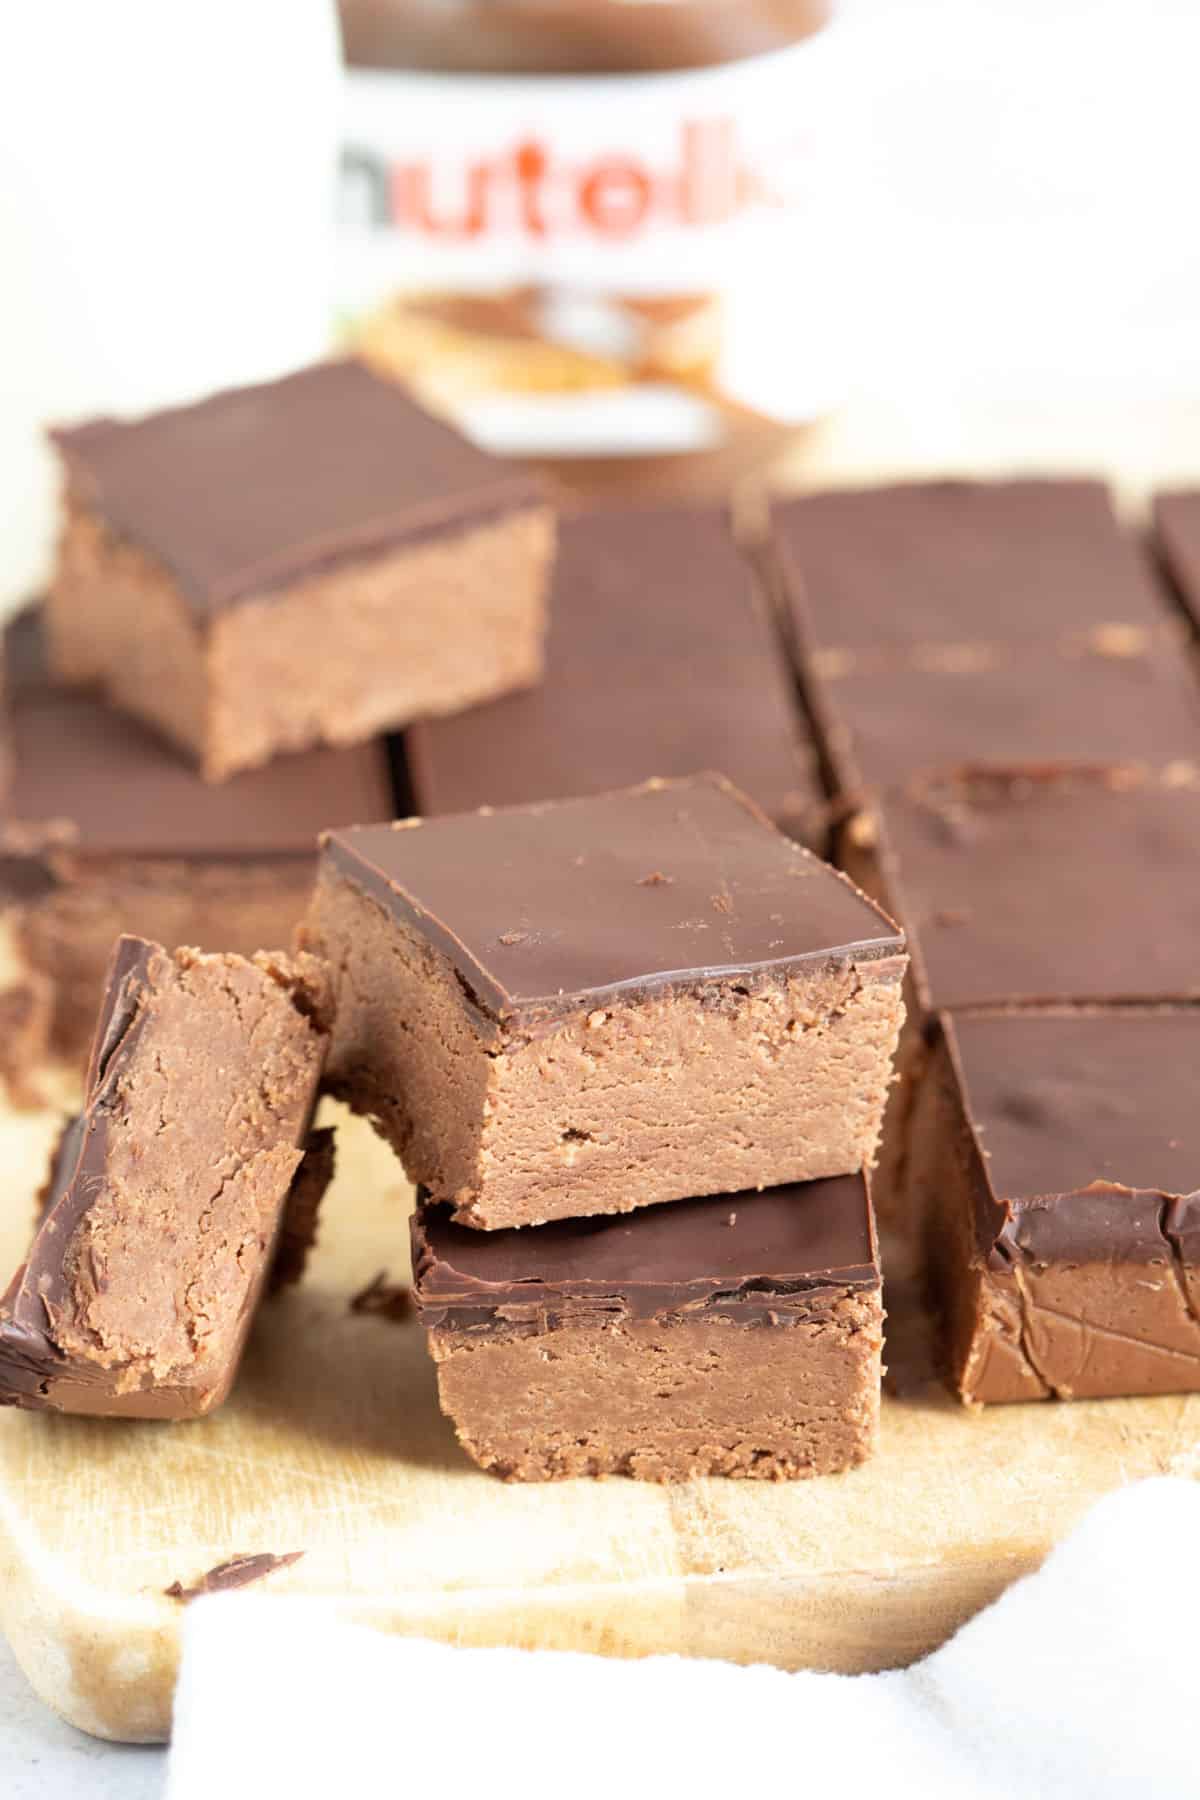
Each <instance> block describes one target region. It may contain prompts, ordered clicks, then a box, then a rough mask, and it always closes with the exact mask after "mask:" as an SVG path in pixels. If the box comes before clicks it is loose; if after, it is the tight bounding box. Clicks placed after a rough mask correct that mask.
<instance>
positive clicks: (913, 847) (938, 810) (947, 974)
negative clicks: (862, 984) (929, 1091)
mask: <svg viewBox="0 0 1200 1800" xmlns="http://www.w3.org/2000/svg"><path fill="white" fill-rule="evenodd" d="M880 811H881V827H880V829H881V837H880V846H879V848H880V856H881V861H882V868H883V875H884V882H885V886H886V889H887V892H888V896H889V900H890V903H891V904H892V905H893V906H894V907H895V909H896V911H897V912H898V913H899V915H900V917H901V918H902V919H903V920H904V922H905V924H906V926H907V928H908V931H909V934H910V938H911V947H912V958H913V971H914V975H915V977H916V981H917V987H918V993H919V996H920V999H921V1002H922V1005H923V1006H924V1007H925V1008H926V1010H930V1011H932V1010H937V1009H939V1008H955V1009H957V1008H960V1007H965V1006H991V1005H1004V1004H1006V1003H1009V1002H1017V1001H1021V1002H1026V1003H1030V1002H1038V1001H1054V1000H1069V1001H1081V1002H1082V1001H1103V1000H1131V1001H1132V1000H1172V999H1188V998H1191V997H1193V996H1200V948H1198V946H1200V791H1197V790H1196V789H1195V788H1190V787H1186V786H1185V787H1170V786H1165V785H1163V784H1162V783H1160V782H1157V781H1154V780H1150V779H1144V780H1135V779H1133V778H1132V777H1130V778H1129V780H1128V783H1127V784H1126V783H1124V782H1122V781H1121V780H1119V779H1118V778H1117V776H1116V775H1114V774H1112V773H1109V774H1105V773H1102V772H1097V773H1094V774H1090V775H1089V774H1084V773H1077V774H1073V775H1065V774H1062V773H1055V772H1054V771H1038V770H1035V769H1030V770H1027V771H1024V772H1021V773H1014V774H1013V775H1011V776H1007V777H1006V776H1000V775H986V776H985V775H976V776H974V777H967V776H963V777H961V778H960V779H958V780H946V781H944V782H941V783H931V784H929V785H928V786H926V787H924V788H923V789H921V790H920V791H916V790H914V791H913V792H910V793H907V794H889V795H887V796H885V797H884V799H883V800H882V801H881V803H880Z"/></svg>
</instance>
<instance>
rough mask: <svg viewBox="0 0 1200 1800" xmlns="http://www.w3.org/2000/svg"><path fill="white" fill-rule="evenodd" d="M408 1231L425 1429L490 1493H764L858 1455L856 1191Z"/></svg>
mask: <svg viewBox="0 0 1200 1800" xmlns="http://www.w3.org/2000/svg"><path fill="white" fill-rule="evenodd" d="M412 1229H413V1270H414V1275H415V1290H414V1291H415V1297H416V1301H417V1306H418V1310H419V1315H420V1318H421V1322H422V1323H423V1324H424V1325H425V1327H426V1328H427V1330H428V1333H429V1348H430V1351H431V1353H432V1355H433V1358H434V1360H435V1362H436V1363H437V1371H438V1392H439V1394H440V1397H441V1403H442V1410H443V1411H444V1412H445V1413H447V1414H448V1415H449V1417H450V1418H451V1419H452V1420H453V1421H454V1425H455V1429H456V1430H457V1433H458V1437H459V1441H460V1442H461V1444H462V1445H463V1448H464V1449H465V1450H466V1451H467V1453H468V1455H469V1456H471V1457H473V1458H474V1460H475V1461H476V1462H477V1463H480V1464H482V1466H483V1467H484V1468H485V1469H490V1470H492V1471H493V1472H494V1473H495V1474H497V1475H501V1476H504V1477H506V1478H507V1479H509V1480H516V1481H547V1480H553V1479H559V1478H563V1477H567V1476H574V1475H633V1476H637V1477H640V1478H641V1479H643V1480H650V1481H675V1480H681V1479H684V1478H686V1477H688V1476H694V1475H736V1476H751V1477H756V1478H758V1479H760V1480H761V1479H765V1480H781V1479H786V1478H792V1477H796V1476H805V1475H825V1474H830V1473H832V1472H833V1471H835V1470H838V1469H845V1468H848V1467H850V1466H851V1465H852V1464H854V1463H858V1462H861V1461H862V1460H863V1459H864V1458H865V1457H866V1456H868V1455H869V1454H870V1452H871V1450H872V1448H873V1447H874V1442H875V1434H876V1428H877V1423H878V1417H879V1381H880V1351H881V1346H882V1322H883V1314H882V1309H881V1305H880V1275H879V1257H878V1251H877V1249H876V1244H875V1231H874V1223H873V1220H872V1216H871V1203H870V1196H869V1194H868V1191H867V1185H866V1181H865V1179H864V1177H863V1176H861V1175H855V1176H844V1177H842V1178H840V1179H837V1180H831V1181H818V1182H812V1183H808V1184H805V1185H803V1186H798V1187H784V1188H774V1189H768V1190H767V1191H765V1192H761V1193H757V1192H756V1193H745V1194H726V1195H722V1196H720V1197H718V1198H714V1199H706V1200H685V1201H682V1202H681V1203H679V1204H677V1205H674V1206H664V1207H652V1208H650V1209H649V1210H648V1211H646V1212H642V1213H639V1214H638V1216H637V1217H636V1218H634V1219H572V1220H560V1221H559V1222H558V1223H557V1224H552V1225H544V1226H541V1227H539V1228H538V1229H536V1230H532V1231H503V1232H497V1233H492V1234H488V1235H484V1234H482V1233H480V1232H477V1231H466V1230H464V1229H463V1228H462V1227H461V1226H459V1225H455V1224H454V1223H453V1222H452V1220H451V1218H450V1213H449V1209H448V1208H446V1207H434V1206H429V1205H428V1204H425V1205H422V1206H420V1207H418V1210H417V1212H416V1214H415V1215H414V1219H413V1228H412Z"/></svg>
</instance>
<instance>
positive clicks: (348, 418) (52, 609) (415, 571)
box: [48, 361, 554, 780]
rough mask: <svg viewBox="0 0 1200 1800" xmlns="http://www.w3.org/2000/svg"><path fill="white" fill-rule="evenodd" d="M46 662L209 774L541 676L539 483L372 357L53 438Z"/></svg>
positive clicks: (545, 560) (549, 531)
mask: <svg viewBox="0 0 1200 1800" xmlns="http://www.w3.org/2000/svg"><path fill="white" fill-rule="evenodd" d="M55 440H56V443H57V445H58V449H59V451H60V453H61V455H62V458H63V463H64V468H65V473H66V482H67V521H66V529H65V531H64V534H63V538H62V542H61V547H60V552H59V559H58V567H57V571H56V573H55V577H54V581H53V584H52V586H51V590H50V594H49V599H48V617H49V623H50V632H51V650H52V661H53V665H54V669H55V672H56V674H57V675H58V676H59V677H60V678H61V679H62V680H64V681H67V682H74V683H85V684H86V683H96V684H98V685H99V686H100V687H102V688H103V689H104V691H105V692H106V693H107V695H108V697H109V699H110V700H111V701H113V702H114V703H115V704H117V705H119V706H122V707H124V708H126V709H127V710H128V711H129V712H132V713H133V714H135V715H136V716H137V717H139V718H142V719H144V720H146V721H147V722H148V723H149V724H151V725H153V726H154V727H155V728H156V729H157V730H159V731H160V732H162V733H164V734H165V735H166V736H167V737H168V738H170V739H171V740H172V742H174V743H175V744H178V745H180V746H182V747H183V749H185V750H186V751H187V752H189V753H190V754H191V755H192V756H193V757H194V758H195V759H196V760H197V761H198V762H199V763H200V765H201V768H202V770H203V772H204V774H205V775H206V776H207V777H208V778H210V779H214V780H216V779H222V778H224V777H225V776H227V775H229V774H231V773H232V772H233V771H234V770H236V769H244V768H253V767H256V766H258V765H260V764H262V763H265V762H267V761H269V760H270V758H271V757H272V756H274V755H276V754H277V753H278V752H279V751H282V750H301V749H307V748H309V747H310V746H312V745H314V744H321V743H327V744H350V743H358V742H360V741H362V740H364V739H366V738H369V737H371V736H372V735H374V734H375V733H376V732H379V731H382V730H385V729H388V728H390V727H393V726H396V725H401V724H404V723H406V722H407V721H408V720H409V719H413V718H417V717H422V716H425V715H430V714H437V713H444V712H453V711H455V710H457V709H458V708H459V707H462V706H470V705H472V704H474V703H475V702H476V701H479V700H483V699H487V698H490V697H491V696H492V695H494V694H502V693H505V692H507V691H508V690H509V689H510V688H517V687H523V686H526V685H528V684H529V683H530V682H533V681H536V680H537V679H538V677H539V676H540V674H541V669H542V640H543V635H544V627H545V592H546V585H547V579H548V575H549V567H550V561H551V558H552V555H553V549H554V516H553V512H552V510H551V508H550V506H549V504H548V501H547V499H546V497H545V495H544V493H543V490H542V488H541V486H540V484H539V483H538V482H537V481H536V480H535V478H534V477H533V476H531V475H529V474H526V473H522V472H521V471H520V470H519V469H517V468H515V467H514V466H512V465H511V464H506V463H503V462H501V461H500V460H499V459H498V458H496V457H492V456H488V455H487V454H486V453H485V452H484V451H482V450H478V449H476V448H475V447H474V446H473V445H472V444H470V443H468V442H467V440H466V439H465V438H463V437H461V436H459V434H458V433H457V432H456V431H454V430H453V429H452V428H451V427H450V426H448V425H444V424H442V423H441V422H440V421H439V420H437V419H434V418H432V417H431V416H430V415H429V414H428V413H425V412H423V411H422V410H421V408H420V407H419V406H417V405H416V404H415V403H414V402H413V401H412V400H410V399H408V397H407V396H406V395H405V394H404V393H403V392H402V391H401V389H400V388H398V387H397V386H396V385H395V384H394V383H392V382H388V381H383V380H381V379H379V378H378V377H376V376H374V375H372V374H371V373H370V372H369V371H368V370H367V369H366V368H365V367H363V366H362V365H361V364H358V363H355V362H350V361H346V362H332V363H323V364H319V365H317V366H316V367H313V368H310V369H303V370H300V371H299V372H298V373H296V374H294V375H289V376H287V377H285V378H284V379H283V380H281V381H276V382H270V383H267V384H265V385H263V386H261V387H252V388H239V389H236V390H233V391H230V392H228V393H223V394H216V395H214V396H213V397H212V398H211V399H208V400H204V401H201V402H199V403H198V404H197V405H194V406H186V407H179V408H176V409H174V410H172V411H168V412H160V413H154V414H151V415H150V416H149V417H147V418H143V419H138V420H133V421H129V422H124V423H121V422H117V421H115V420H109V419H100V420H96V421H94V422H93V423H91V424H88V425H81V426H77V427H75V428H74V429H72V430H63V431H59V432H57V433H56V434H55Z"/></svg>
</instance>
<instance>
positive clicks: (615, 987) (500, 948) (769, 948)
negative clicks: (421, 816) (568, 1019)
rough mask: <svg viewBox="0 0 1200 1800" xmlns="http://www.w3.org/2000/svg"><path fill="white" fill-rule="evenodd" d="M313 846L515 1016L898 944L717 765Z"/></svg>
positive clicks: (365, 831) (482, 1000)
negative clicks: (685, 776)
mask: <svg viewBox="0 0 1200 1800" xmlns="http://www.w3.org/2000/svg"><path fill="white" fill-rule="evenodd" d="M323 856H324V859H325V861H326V862H327V863H328V864H329V865H331V866H332V868H334V869H335V870H336V871H337V872H338V874H339V875H341V876H342V877H344V878H345V879H347V880H349V881H350V882H352V883H353V884H355V885H356V886H358V887H359V888H361V889H362V890H363V891H364V892H365V893H366V894H368V895H370V896H371V897H372V898H373V899H375V900H376V901H378V902H379V904H381V905H382V906H384V907H385V908H386V909H387V910H388V911H389V912H390V913H391V914H392V915H393V916H394V917H395V918H397V919H398V920H401V921H402V922H404V923H405V924H407V925H409V926H412V927H415V929H416V930H417V931H419V932H420V933H421V934H422V935H423V936H424V937H426V938H427V939H428V940H429V941H430V942H431V943H432V944H434V945H435V946H436V948H437V949H438V950H440V951H441V952H442V953H443V954H444V955H445V956H447V957H448V958H449V960H450V961H451V963H452V964H453V966H454V968H455V969H456V971H457V973H458V975H459V979H460V984H461V985H462V986H463V988H464V991H465V992H466V995H467V998H468V999H469V1001H470V1002H471V1004H472V1005H473V1006H474V1007H475V1008H476V1009H477V1010H478V1011H480V1012H481V1013H483V1014H485V1015H486V1016H487V1017H489V1018H491V1019H493V1020H499V1021H501V1022H510V1021H511V1022H514V1023H517V1024H520V1023H521V1022H522V1021H524V1020H529V1019H536V1018H539V1017H545V1016H557V1015H559V1014H565V1013H569V1012H573V1011H576V1010H578V1008H579V1007H580V1006H581V1005H582V1004H586V1003H588V1002H594V1003H599V1002H602V1001H603V1000H605V999H606V998H616V997H617V996H623V997H625V998H638V997H642V996H645V995H647V994H651V993H655V992H659V991H662V990H664V989H668V988H679V987H686V986H694V985H696V984H698V983H702V982H707V981H713V980H718V979H722V980H723V979H727V978H735V977H737V976H745V977H746V978H747V979H749V980H753V979H757V978H763V977H772V976H776V977H777V976H779V975H786V974H787V973H788V972H789V970H791V969H792V968H796V967H799V966H801V965H807V966H811V965H813V964H818V965H819V964H830V963H834V962H845V961H863V962H866V961H877V960H880V959H883V958H888V957H893V958H894V957H899V956H902V954H903V951H904V939H903V937H902V936H901V934H900V933H899V932H898V931H897V930H896V928H895V927H894V926H893V925H892V924H891V923H890V921H889V920H888V919H887V918H886V917H885V915H884V914H883V913H882V912H880V911H879V909H878V908H876V907H875V906H874V905H873V904H872V903H871V902H870V901H869V900H867V899H865V898H864V897H863V896H862V895H861V894H860V893H859V892H858V891H857V889H855V888H854V887H853V885H852V884H851V883H850V882H849V881H848V880H847V879H846V878H845V876H843V875H839V874H838V873H837V872H836V871H835V870H833V869H831V868H829V867H828V866H827V865H826V864H825V863H822V862H820V861H819V860H818V859H817V858H816V857H815V856H812V855H811V854H810V853H809V852H808V851H807V850H802V849H801V848H800V847H799V846H798V845H796V844H793V843H792V842H791V841H790V840H789V839H787V838H785V837H783V836H782V835H781V834H780V833H779V832H777V831H776V830H775V829H774V827H773V826H772V825H771V824H770V823H769V821H768V820H767V819H766V818H765V817H764V816H763V815H762V814H761V813H760V812H759V811H758V809H757V808H756V807H755V806H753V805H752V803H751V802H750V801H748V800H747V799H746V798H745V797H744V796H743V795H741V794H739V793H738V791H737V790H736V789H735V788H733V787H732V786H731V785H730V784H729V783H728V782H726V781H725V780H724V779H723V778H722V777H721V776H717V775H704V776H697V777H695V778H693V779H692V780H688V781H676V782H662V781H652V782H648V783H647V784H646V785H644V786H643V787H639V788H630V789H626V790H624V791H622V792H619V793H613V794H603V795H599V796H597V797H595V798H593V799H586V800H569V801H562V802H558V803H555V804H550V805H542V806H528V807H512V808H507V809H502V810H499V811H496V812H479V813H466V814H462V815H459V816H456V817H452V818H445V819H434V820H426V821H424V822H422V821H420V820H408V821H403V822H401V823H400V824H398V825H393V826H366V827H362V828H352V829H350V830H348V831H342V832H334V833H331V834H330V835H328V836H327V837H326V839H325V840H324V849H323Z"/></svg>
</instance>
